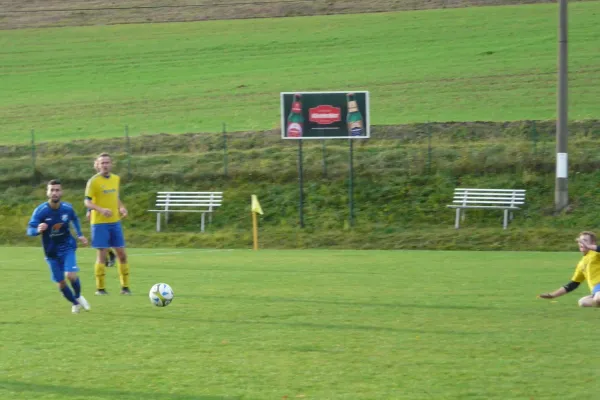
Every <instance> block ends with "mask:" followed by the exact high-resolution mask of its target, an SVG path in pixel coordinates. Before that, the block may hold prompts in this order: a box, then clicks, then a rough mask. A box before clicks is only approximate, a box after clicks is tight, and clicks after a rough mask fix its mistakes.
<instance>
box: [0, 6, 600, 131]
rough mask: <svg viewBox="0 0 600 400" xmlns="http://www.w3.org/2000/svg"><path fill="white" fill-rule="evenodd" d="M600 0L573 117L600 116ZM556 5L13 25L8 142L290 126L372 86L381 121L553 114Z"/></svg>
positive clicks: (2, 73) (590, 17)
mask: <svg viewBox="0 0 600 400" xmlns="http://www.w3.org/2000/svg"><path fill="white" fill-rule="evenodd" d="M599 15H600V2H586V3H574V4H572V5H571V6H570V38H569V39H570V43H571V50H570V73H571V75H570V91H571V92H570V117H571V118H572V119H575V120H580V119H588V118H594V117H596V116H597V90H595V88H596V87H598V85H599V84H600V80H599V79H600V74H599V71H600V70H599V69H598V65H600V52H598V51H597V50H598V48H600V35H599V34H598V32H599V31H598V24H597V21H598V17H599ZM556 42H557V38H556V6H555V5H534V6H519V7H484V8H467V9H452V10H430V11H418V12H411V13H381V14H362V15H343V16H324V17H312V18H289V19H263V20H253V21H250V20H244V21H211V22H205V23H185V24H184V23H179V24H178V23H172V24H160V25H151V24H145V25H121V26H96V27H79V28H62V29H38V30H35V29H32V30H14V31H1V32H0V46H1V47H2V49H3V50H2V51H3V57H1V58H0V79H1V80H2V91H3V96H1V98H0V143H23V142H26V141H28V140H29V132H30V129H32V128H35V129H36V131H37V133H38V137H39V138H41V140H71V139H74V138H90V137H111V136H119V135H121V134H122V132H123V127H124V125H125V124H128V125H129V127H130V130H131V132H132V134H136V135H137V134H142V133H158V132H169V133H185V132H218V131H220V130H221V126H222V123H223V122H226V123H227V126H228V129H229V130H234V131H248V130H263V129H273V128H276V127H278V126H279V118H280V115H279V104H278V102H279V92H280V91H289V90H346V89H366V90H369V91H370V92H371V108H372V122H373V124H376V125H388V124H398V123H410V122H423V121H427V120H431V121H469V120H478V121H481V120H489V121H504V120H520V119H541V120H543V119H552V118H553V117H554V116H555V108H556V102H555V86H556V73H555V72H556V47H557V43H556Z"/></svg>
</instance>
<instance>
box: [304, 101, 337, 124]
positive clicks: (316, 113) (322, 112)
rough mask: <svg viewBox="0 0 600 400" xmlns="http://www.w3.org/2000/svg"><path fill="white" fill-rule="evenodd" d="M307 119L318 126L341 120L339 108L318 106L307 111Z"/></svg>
mask: <svg viewBox="0 0 600 400" xmlns="http://www.w3.org/2000/svg"><path fill="white" fill-rule="evenodd" d="M308 119H309V121H311V122H316V123H317V124H319V125H329V124H333V123H334V122H339V121H341V120H342V110H341V109H340V108H339V107H334V106H328V105H320V106H317V107H313V108H310V109H309V110H308Z"/></svg>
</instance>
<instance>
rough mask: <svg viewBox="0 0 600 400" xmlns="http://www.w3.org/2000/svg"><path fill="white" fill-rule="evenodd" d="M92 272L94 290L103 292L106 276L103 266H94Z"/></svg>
mask: <svg viewBox="0 0 600 400" xmlns="http://www.w3.org/2000/svg"><path fill="white" fill-rule="evenodd" d="M94 272H95V274H96V289H98V290H104V276H105V275H106V267H105V266H104V264H96V265H94Z"/></svg>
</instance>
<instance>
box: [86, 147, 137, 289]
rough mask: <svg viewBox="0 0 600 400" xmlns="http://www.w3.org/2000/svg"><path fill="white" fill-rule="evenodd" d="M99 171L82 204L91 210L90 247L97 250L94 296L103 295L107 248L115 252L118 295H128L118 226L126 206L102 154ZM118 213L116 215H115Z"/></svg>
mask: <svg viewBox="0 0 600 400" xmlns="http://www.w3.org/2000/svg"><path fill="white" fill-rule="evenodd" d="M96 163H97V166H98V167H99V169H100V172H99V173H98V174H96V175H94V176H93V177H91V178H90V180H89V181H88V182H87V186H86V188H85V206H86V207H87V208H88V209H90V210H91V218H90V224H91V227H92V247H94V248H95V249H97V250H98V253H97V256H96V265H95V266H94V271H95V275H96V295H106V294H108V293H107V292H106V287H105V282H104V280H105V275H106V266H105V263H106V253H107V250H108V249H109V248H111V247H112V248H113V249H115V250H116V252H117V258H118V261H119V262H118V270H119V278H120V280H121V294H125V295H130V294H131V291H130V289H129V264H128V263H127V254H126V252H125V238H124V237H123V228H122V226H121V216H122V217H126V216H127V209H126V208H125V205H124V204H123V202H121V199H120V197H119V189H120V188H119V184H120V181H121V180H120V178H119V177H118V176H117V175H115V174H111V170H112V159H111V157H110V155H109V154H107V153H102V154H100V155H99V156H98V158H97V159H96ZM119 213H120V216H119Z"/></svg>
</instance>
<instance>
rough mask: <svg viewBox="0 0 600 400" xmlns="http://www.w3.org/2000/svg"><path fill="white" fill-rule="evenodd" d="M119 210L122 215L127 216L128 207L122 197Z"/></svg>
mask: <svg viewBox="0 0 600 400" xmlns="http://www.w3.org/2000/svg"><path fill="white" fill-rule="evenodd" d="M119 212H120V213H121V216H122V217H126V216H127V208H126V207H125V204H123V202H122V201H121V200H120V199H119Z"/></svg>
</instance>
